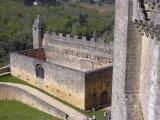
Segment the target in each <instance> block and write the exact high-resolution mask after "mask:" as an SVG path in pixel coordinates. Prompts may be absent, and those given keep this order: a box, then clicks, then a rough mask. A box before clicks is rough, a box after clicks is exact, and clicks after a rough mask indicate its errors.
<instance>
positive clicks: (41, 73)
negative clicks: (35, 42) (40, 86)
mask: <svg viewBox="0 0 160 120" xmlns="http://www.w3.org/2000/svg"><path fill="white" fill-rule="evenodd" d="M36 77H37V78H41V79H44V69H43V67H42V65H40V64H37V65H36Z"/></svg>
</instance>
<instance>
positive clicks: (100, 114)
mask: <svg viewBox="0 0 160 120" xmlns="http://www.w3.org/2000/svg"><path fill="white" fill-rule="evenodd" d="M0 82H11V83H19V84H24V85H27V86H30V87H32V88H35V89H37V90H39V91H41V92H43V93H44V94H47V95H48V96H50V97H52V98H54V99H56V100H58V101H60V102H61V103H63V104H65V105H68V106H69V107H71V108H73V109H75V110H77V111H79V112H81V113H83V114H85V113H86V112H85V111H83V110H80V109H79V108H77V107H75V106H73V105H71V104H69V103H67V102H65V101H63V100H61V99H59V98H57V97H55V96H53V95H51V94H49V93H47V92H46V91H44V90H42V89H40V88H37V87H35V86H33V85H31V84H29V83H27V82H25V81H23V80H20V79H18V78H16V77H13V76H11V75H6V76H3V77H0ZM0 109H1V106H0ZM93 114H96V118H97V120H103V119H104V117H103V116H104V110H98V111H95V112H88V116H89V117H92V116H93ZM0 115H1V113H0ZM0 120H1V118H0ZM2 120H9V119H2ZM16 120H18V119H16ZM23 120H25V119H23ZM27 120H32V119H27ZM33 120H36V119H33ZM38 120H50V119H38ZM55 120H57V119H55Z"/></svg>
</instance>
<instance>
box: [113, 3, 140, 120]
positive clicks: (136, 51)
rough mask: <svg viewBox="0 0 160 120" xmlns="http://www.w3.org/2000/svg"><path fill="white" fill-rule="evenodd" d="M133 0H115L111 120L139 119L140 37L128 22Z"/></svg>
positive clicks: (134, 26)
mask: <svg viewBox="0 0 160 120" xmlns="http://www.w3.org/2000/svg"><path fill="white" fill-rule="evenodd" d="M133 1H134V0H120V1H119V0H117V1H116V18H115V41H114V66H113V68H114V70H113V86H112V88H113V89H112V95H113V97H112V120H140V113H139V110H138V109H139V104H140V103H139V102H140V101H139V86H140V77H139V76H140V65H141V35H140V33H139V31H138V29H137V28H136V25H135V24H134V23H133V21H132V16H133Z"/></svg>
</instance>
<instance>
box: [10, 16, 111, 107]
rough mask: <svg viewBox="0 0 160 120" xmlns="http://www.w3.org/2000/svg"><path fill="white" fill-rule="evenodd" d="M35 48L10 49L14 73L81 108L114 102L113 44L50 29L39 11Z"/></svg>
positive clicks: (34, 29)
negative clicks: (53, 31) (17, 50)
mask: <svg viewBox="0 0 160 120" xmlns="http://www.w3.org/2000/svg"><path fill="white" fill-rule="evenodd" d="M32 30H33V49H30V50H24V51H20V52H15V53H11V55H10V63H11V74H12V75H13V76H16V77H18V78H20V79H22V80H24V81H26V82H28V83H30V84H32V85H34V86H37V87H39V88H41V89H43V90H45V91H47V92H49V93H50V94H52V95H54V96H56V97H57V98H59V99H62V100H64V101H66V102H68V103H70V104H72V105H74V106H76V107H79V108H80V109H84V110H89V109H92V108H102V107H104V106H107V105H110V104H111V91H112V85H111V84H112V69H113V66H112V61H113V45H112V44H105V43H104V42H102V41H101V42H97V41H96V40H95V39H94V38H91V39H90V40H86V37H82V39H79V37H78V36H74V37H71V36H70V35H69V34H67V35H63V34H61V33H59V34H58V35H57V34H56V33H49V32H47V31H46V28H45V24H44V22H43V20H42V18H41V17H40V16H39V15H38V16H37V18H36V20H35V22H34V24H33V29H32Z"/></svg>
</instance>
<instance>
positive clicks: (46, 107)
mask: <svg viewBox="0 0 160 120" xmlns="http://www.w3.org/2000/svg"><path fill="white" fill-rule="evenodd" d="M4 93H5V94H4ZM0 100H17V101H20V102H22V103H25V104H27V105H30V106H32V107H34V108H37V109H39V110H41V111H44V112H47V113H48V114H50V115H53V116H56V117H58V118H63V119H64V120H66V118H67V117H68V115H67V114H66V113H64V112H62V111H60V110H59V109H58V108H55V107H54V106H52V105H50V104H48V103H47V102H46V101H43V100H42V99H40V98H38V97H36V96H34V95H32V94H31V93H30V92H29V91H27V90H25V89H23V88H21V87H19V86H16V85H12V84H8V83H7V84H5V83H0Z"/></svg>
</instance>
